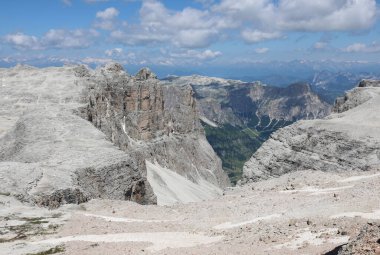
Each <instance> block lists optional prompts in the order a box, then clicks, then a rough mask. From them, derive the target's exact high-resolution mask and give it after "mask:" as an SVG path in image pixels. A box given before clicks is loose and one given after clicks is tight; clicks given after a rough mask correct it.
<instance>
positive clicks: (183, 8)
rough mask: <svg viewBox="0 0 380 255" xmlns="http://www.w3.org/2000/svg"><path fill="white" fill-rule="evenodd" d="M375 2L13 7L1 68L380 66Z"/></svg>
mask: <svg viewBox="0 0 380 255" xmlns="http://www.w3.org/2000/svg"><path fill="white" fill-rule="evenodd" d="M378 4H379V3H378V2H376V1H375V0H318V1H310V0H275V1H272V0H219V1H213V0H185V1H178V0H162V1H159V0H142V1H141V0H140V1H139V0H36V1H29V0H24V1H22V0H12V1H1V3H0V6H1V8H0V24H1V25H0V39H1V40H0V64H2V65H6V64H15V63H19V62H20V63H32V64H36V65H49V64H54V65H59V64H64V63H84V64H89V65H101V64H104V63H107V62H109V61H111V60H115V61H119V62H121V63H123V64H124V65H126V66H128V65H129V66H156V67H160V66H161V67H171V68H178V69H180V68H181V67H186V68H192V67H194V68H202V67H203V66H208V67H209V66H226V67H228V66H235V65H237V64H240V63H245V64H247V63H250V62H252V63H254V62H260V61H264V62H265V61H274V60H278V61H291V60H295V59H298V60H309V61H321V60H335V61H369V62H380V58H379V57H380V23H379V21H378V15H379V6H378Z"/></svg>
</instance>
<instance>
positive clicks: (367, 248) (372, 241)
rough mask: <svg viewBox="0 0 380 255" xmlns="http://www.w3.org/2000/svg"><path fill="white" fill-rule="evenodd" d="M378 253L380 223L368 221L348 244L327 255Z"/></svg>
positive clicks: (366, 254)
mask: <svg viewBox="0 0 380 255" xmlns="http://www.w3.org/2000/svg"><path fill="white" fill-rule="evenodd" d="M351 254H356V255H378V254H380V224H379V223H368V224H366V225H364V226H363V227H362V229H361V230H360V232H359V234H358V235H357V236H356V237H353V238H351V239H350V241H349V242H348V243H347V244H344V245H341V246H339V247H337V248H336V249H335V250H334V251H331V252H328V253H326V254H325V255H351Z"/></svg>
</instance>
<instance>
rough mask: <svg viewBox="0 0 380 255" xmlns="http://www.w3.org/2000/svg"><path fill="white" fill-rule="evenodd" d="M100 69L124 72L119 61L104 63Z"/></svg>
mask: <svg viewBox="0 0 380 255" xmlns="http://www.w3.org/2000/svg"><path fill="white" fill-rule="evenodd" d="M102 70H105V71H107V72H110V73H120V72H124V67H123V66H122V65H121V64H119V63H115V62H111V63H108V64H106V65H105V66H104V67H103V69H102Z"/></svg>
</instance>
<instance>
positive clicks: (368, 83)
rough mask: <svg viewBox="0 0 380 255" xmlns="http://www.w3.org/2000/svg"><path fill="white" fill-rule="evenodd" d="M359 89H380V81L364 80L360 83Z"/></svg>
mask: <svg viewBox="0 0 380 255" xmlns="http://www.w3.org/2000/svg"><path fill="white" fill-rule="evenodd" d="M358 87H359V88H364V87H380V81H378V80H362V81H361V82H360V83H359V86H358Z"/></svg>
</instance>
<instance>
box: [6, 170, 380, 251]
mask: <svg viewBox="0 0 380 255" xmlns="http://www.w3.org/2000/svg"><path fill="white" fill-rule="evenodd" d="M359 175H360V176H359ZM379 183H380V175H379V174H378V173H375V172H368V173H363V172H362V173H351V174H350V175H337V174H328V173H321V172H308V171H306V172H298V173H292V174H289V175H285V176H282V177H280V178H277V179H272V180H268V181H263V182H259V183H256V184H253V185H250V186H245V187H242V188H234V189H229V190H227V191H225V192H224V195H223V196H222V197H220V198H218V199H214V200H210V201H204V202H200V203H190V204H179V205H173V206H142V205H138V204H135V203H132V202H122V201H110V200H92V201H90V202H89V203H87V204H83V205H78V206H73V205H66V206H64V207H62V208H60V209H58V210H52V211H49V210H47V209H41V208H29V207H27V206H26V205H23V204H21V203H18V202H16V201H15V200H14V199H12V198H10V197H7V196H4V195H2V196H0V197H1V200H0V201H1V203H2V207H0V208H1V210H0V216H1V219H2V221H1V222H0V231H1V232H2V235H1V236H0V238H3V239H9V238H11V237H12V234H13V235H14V233H13V232H12V231H10V230H9V229H11V227H10V226H20V224H22V223H23V222H24V223H25V221H24V220H25V218H23V217H29V218H30V217H43V219H44V221H46V222H45V223H42V224H41V225H44V226H45V228H48V226H49V225H50V224H53V223H55V224H57V225H60V227H59V228H58V229H56V230H55V231H52V233H50V234H48V233H44V232H42V233H38V232H35V233H33V231H31V232H30V233H29V234H28V236H27V237H26V238H25V239H21V240H15V241H11V242H3V243H0V254H28V253H30V254H35V253H36V252H38V251H44V250H45V251H46V250H48V249H49V248H51V247H55V246H57V245H61V244H62V245H63V246H64V249H65V251H64V252H63V254H89V255H90V254H91V255H93V254H112V255H117V254H157V255H158V254H160V255H162V254H167V255H169V254H274V255H276V254H278V255H280V254H281V255H282V254H284V255H287V254H323V253H324V252H327V251H329V250H332V249H333V248H334V247H336V246H338V245H340V244H343V243H346V242H347V241H348V239H349V238H350V236H355V235H356V234H357V232H358V229H359V228H360V227H361V226H362V225H363V224H364V223H367V222H373V221H379V220H380V196H379V195H380V185H379ZM7 230H8V233H5V232H7ZM54 232H55V233H54Z"/></svg>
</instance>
